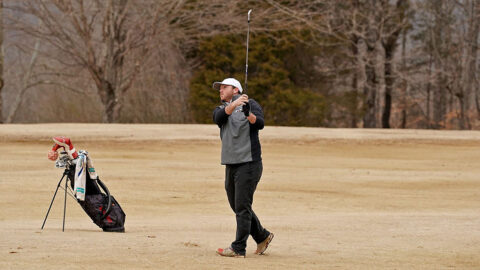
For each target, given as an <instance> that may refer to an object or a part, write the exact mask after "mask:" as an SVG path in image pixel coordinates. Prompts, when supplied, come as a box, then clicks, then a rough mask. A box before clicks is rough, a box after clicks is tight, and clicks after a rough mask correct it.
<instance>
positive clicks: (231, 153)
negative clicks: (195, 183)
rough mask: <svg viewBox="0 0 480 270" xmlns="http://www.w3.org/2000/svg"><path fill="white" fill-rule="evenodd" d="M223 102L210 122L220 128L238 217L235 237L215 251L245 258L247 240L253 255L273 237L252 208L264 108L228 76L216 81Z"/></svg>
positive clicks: (230, 192)
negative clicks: (253, 248) (253, 244)
mask: <svg viewBox="0 0 480 270" xmlns="http://www.w3.org/2000/svg"><path fill="white" fill-rule="evenodd" d="M213 87H214V88H216V89H218V90H219V92H220V99H221V100H222V102H223V104H222V105H221V106H218V107H216V108H215V110H214V111H213V121H214V122H215V123H216V124H217V125H218V126H219V127H220V137H221V140H222V157H221V159H222V161H221V163H222V165H225V190H226V191H227V197H228V202H229V203H230V207H231V208H232V210H233V211H234V212H235V215H236V219H237V233H236V239H235V241H233V242H232V244H231V245H230V246H229V247H227V248H219V249H218V250H217V253H218V254H220V255H222V256H227V257H245V249H246V246H247V239H248V236H249V235H252V237H253V239H254V240H255V242H257V250H256V251H255V254H263V253H264V252H265V250H266V249H267V247H268V245H269V244H270V242H271V241H272V239H273V233H270V232H269V231H267V230H266V229H264V228H263V227H262V225H261V224H260V220H259V219H258V217H257V216H256V215H255V212H253V209H252V202H253V193H254V192H255V189H256V187H257V184H258V182H259V181H260V177H261V176H262V170H263V166H262V157H261V146H260V141H259V139H258V131H259V130H260V129H263V127H264V120H263V111H262V108H261V107H260V105H259V104H258V103H257V102H256V101H255V100H253V99H250V100H249V99H248V96H247V95H245V94H244V95H242V91H243V90H242V86H241V85H240V82H239V81H237V80H236V79H233V78H228V79H225V80H223V81H222V82H215V83H214V84H213Z"/></svg>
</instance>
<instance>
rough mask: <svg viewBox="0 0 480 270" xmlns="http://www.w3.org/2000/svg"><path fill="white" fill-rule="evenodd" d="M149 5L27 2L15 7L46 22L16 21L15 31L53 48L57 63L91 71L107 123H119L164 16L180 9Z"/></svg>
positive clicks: (117, 0)
mask: <svg viewBox="0 0 480 270" xmlns="http://www.w3.org/2000/svg"><path fill="white" fill-rule="evenodd" d="M144 4H145V5H144V6H142V7H141V8H139V7H138V6H136V5H134V4H133V2H132V1H128V0H108V1H105V2H104V1H85V2H84V1H83V0H75V1H60V0H58V1H35V2H33V1H27V2H23V3H21V4H20V5H15V6H12V7H11V8H12V9H14V10H15V11H16V12H20V13H22V14H25V16H27V17H28V16H30V17H33V18H35V19H37V20H38V21H40V22H41V23H40V24H39V25H38V24H37V25H35V24H31V23H29V22H28V21H25V20H15V19H14V18H12V28H13V29H15V30H17V31H21V32H23V33H25V34H27V35H30V36H33V37H36V38H38V39H40V40H41V41H42V42H44V43H45V44H46V45H48V46H50V47H51V48H54V49H55V52H54V53H51V51H50V52H48V51H44V52H43V54H45V55H48V57H49V58H52V59H55V60H56V61H57V63H59V64H61V65H64V66H71V67H72V66H77V67H82V68H85V69H86V70H88V72H89V74H90V77H91V79H92V80H93V82H94V83H95V86H96V92H97V95H98V96H99V98H100V101H101V103H102V104H103V107H104V119H103V120H104V122H115V121H116V120H117V118H118V115H119V112H120V110H121V108H122V105H123V99H124V97H125V94H126V93H127V92H128V91H129V89H130V88H131V86H132V84H133V82H134V81H135V79H136V77H137V75H138V74H139V72H140V68H141V65H142V64H143V62H144V61H145V59H146V58H147V57H148V56H149V53H150V52H151V49H152V48H153V47H154V46H155V44H154V37H156V36H157V34H158V32H159V26H160V24H159V21H160V18H161V15H162V14H164V13H166V12H169V10H171V8H174V7H175V6H174V5H173V4H172V5H166V6H163V7H162V9H160V7H159V6H158V5H154V4H153V2H152V3H150V2H145V3H144ZM148 5H150V6H148ZM160 10H162V12H163V13H162V12H161V11H160Z"/></svg>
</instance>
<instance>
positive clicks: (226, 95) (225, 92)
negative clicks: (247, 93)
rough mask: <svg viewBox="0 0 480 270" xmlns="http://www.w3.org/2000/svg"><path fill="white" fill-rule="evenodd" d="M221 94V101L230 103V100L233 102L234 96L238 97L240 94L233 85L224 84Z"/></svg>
mask: <svg viewBox="0 0 480 270" xmlns="http://www.w3.org/2000/svg"><path fill="white" fill-rule="evenodd" d="M219 92H220V99H221V100H222V101H226V102H229V101H230V100H232V98H233V95H236V94H237V93H238V89H237V88H233V86H231V85H225V84H222V85H220V90H219Z"/></svg>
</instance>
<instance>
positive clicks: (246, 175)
mask: <svg viewBox="0 0 480 270" xmlns="http://www.w3.org/2000/svg"><path fill="white" fill-rule="evenodd" d="M262 171H263V165H262V161H253V162H247V163H242V164H234V165H226V167H225V190H226V191H227V196H228V202H229V203H230V207H231V208H232V210H233V211H234V212H235V215H236V218H237V234H236V239H235V241H234V242H232V248H233V250H235V252H237V253H239V254H242V255H244V254H245V248H246V247H247V239H248V236H249V235H252V237H253V239H254V240H255V242H257V243H260V242H263V241H264V240H265V239H267V237H268V235H269V234H270V232H268V231H267V230H266V229H264V228H263V227H262V225H261V224H260V220H258V217H257V215H255V212H253V210H252V203H253V193H254V192H255V189H256V188H257V184H258V181H260V177H261V176H262Z"/></svg>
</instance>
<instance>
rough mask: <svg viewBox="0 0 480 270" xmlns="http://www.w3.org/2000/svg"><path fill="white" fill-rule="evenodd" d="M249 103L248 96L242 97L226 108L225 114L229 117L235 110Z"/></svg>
mask: <svg viewBox="0 0 480 270" xmlns="http://www.w3.org/2000/svg"><path fill="white" fill-rule="evenodd" d="M247 103H248V96H247V95H241V96H240V97H239V98H237V99H236V100H235V101H233V102H232V103H230V105H228V106H227V107H225V112H226V113H227V114H228V115H231V114H232V113H233V111H234V110H235V108H236V107H238V106H243V105H245V104H247Z"/></svg>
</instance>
